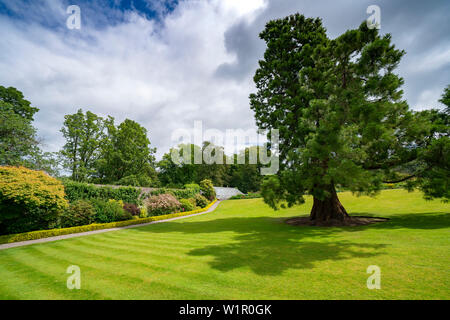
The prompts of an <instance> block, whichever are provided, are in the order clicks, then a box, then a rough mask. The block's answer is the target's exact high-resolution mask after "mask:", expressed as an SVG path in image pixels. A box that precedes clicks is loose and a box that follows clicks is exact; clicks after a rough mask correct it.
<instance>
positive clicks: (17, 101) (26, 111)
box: [0, 86, 39, 122]
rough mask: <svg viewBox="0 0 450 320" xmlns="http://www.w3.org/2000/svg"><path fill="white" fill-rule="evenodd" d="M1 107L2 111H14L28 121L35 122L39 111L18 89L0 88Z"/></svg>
mask: <svg viewBox="0 0 450 320" xmlns="http://www.w3.org/2000/svg"><path fill="white" fill-rule="evenodd" d="M0 106H1V108H2V109H8V110H12V111H13V112H14V113H15V114H17V115H19V116H20V117H21V118H23V119H26V120H28V121H30V122H31V121H33V116H34V114H35V113H36V112H38V111H39V109H38V108H34V107H32V106H31V103H30V102H29V101H28V100H25V98H24V96H23V94H22V92H20V91H19V90H17V89H16V88H13V87H9V88H5V87H3V86H0Z"/></svg>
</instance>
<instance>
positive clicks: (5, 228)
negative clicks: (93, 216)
mask: <svg viewBox="0 0 450 320" xmlns="http://www.w3.org/2000/svg"><path fill="white" fill-rule="evenodd" d="M67 206H68V203H67V200H66V199H65V194H64V187H63V185H62V184H61V182H60V181H58V180H57V179H54V178H52V177H50V176H49V175H47V174H46V173H45V172H43V171H34V170H30V169H27V168H24V167H0V234H7V233H14V232H26V231H31V230H39V229H45V228H48V227H49V226H52V225H54V224H55V223H56V221H57V218H58V216H59V215H60V214H61V213H62V212H63V211H64V209H65V208H67Z"/></svg>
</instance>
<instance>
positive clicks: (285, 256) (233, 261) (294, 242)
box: [135, 217, 387, 275]
mask: <svg viewBox="0 0 450 320" xmlns="http://www.w3.org/2000/svg"><path fill="white" fill-rule="evenodd" d="M284 220H285V218H282V219H281V218H272V217H254V218H245V217H230V218H224V219H216V220H209V221H198V222H195V221H194V222H183V223H173V222H169V223H164V224H161V225H159V226H149V227H143V228H136V229H135V230H136V231H141V232H151V233H171V232H174V233H183V234H189V235H195V234H214V233H221V232H233V236H232V240H229V241H227V242H226V243H220V244H212V245H207V246H204V247H201V248H196V249H193V250H191V251H189V252H188V255H192V256H211V257H213V258H214V259H213V260H212V261H211V262H210V265H211V267H212V268H214V269H217V270H220V271H230V270H233V269H236V268H240V267H248V268H250V269H251V270H252V271H253V272H254V273H256V274H259V275H280V274H281V273H282V272H283V271H285V270H287V269H304V268H314V266H315V263H317V262H320V261H326V260H330V261H336V260H344V259H350V258H354V257H361V258H368V257H373V256H376V255H379V254H381V253H383V252H384V250H383V249H384V248H386V247H387V245H386V244H373V243H358V242H351V241H347V240H342V239H339V238H336V237H334V235H335V234H336V233H337V232H336V231H338V230H337V229H336V228H320V227H303V228H300V227H292V226H289V225H287V224H285V223H284V222H283V221H284ZM187 241H189V240H187ZM214 241H217V240H213V241H211V242H212V243H213V242H214ZM218 242H220V239H219V240H218Z"/></svg>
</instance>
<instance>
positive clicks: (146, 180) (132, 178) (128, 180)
mask: <svg viewBox="0 0 450 320" xmlns="http://www.w3.org/2000/svg"><path fill="white" fill-rule="evenodd" d="M116 184H117V185H120V186H133V187H151V186H152V185H153V181H152V179H151V178H150V177H148V176H146V175H129V176H126V177H123V178H122V179H120V180H119V181H117V183H116Z"/></svg>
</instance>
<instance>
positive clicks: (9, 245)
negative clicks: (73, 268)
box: [0, 200, 220, 250]
mask: <svg viewBox="0 0 450 320" xmlns="http://www.w3.org/2000/svg"><path fill="white" fill-rule="evenodd" d="M219 203H220V200H217V202H216V203H214V204H213V205H212V206H211V207H210V208H209V209H208V210H206V211H204V212H200V213H195V214H191V215H189V216H183V217H176V218H170V219H165V220H159V221H152V222H148V223H142V224H135V225H131V226H126V227H119V228H110V229H102V230H94V231H87V232H80V233H72V234H66V235H62V236H56V237H49V238H42V239H36V240H28V241H20V242H13V243H5V244H0V250H4V249H9V248H15V247H22V246H27V245H30V244H35V243H44V242H51V241H57V240H62V239H70V238H76V237H82V236H88V235H91V234H97V233H104V232H110V231H117V230H122V229H130V228H137V227H143V226H148V225H150V224H155V223H162V222H168V221H174V220H179V219H185V218H190V217H195V216H199V215H202V214H205V213H209V212H212V211H214V210H216V208H217V206H218V205H219Z"/></svg>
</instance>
